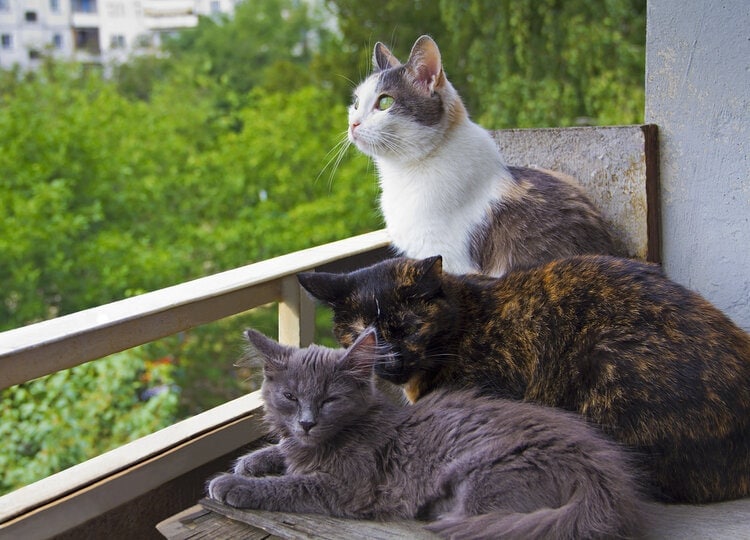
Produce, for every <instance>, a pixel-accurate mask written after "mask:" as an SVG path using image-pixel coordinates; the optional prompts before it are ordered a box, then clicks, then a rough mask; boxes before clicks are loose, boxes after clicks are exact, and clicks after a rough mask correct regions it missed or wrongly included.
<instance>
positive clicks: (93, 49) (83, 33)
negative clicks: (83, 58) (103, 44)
mask: <svg viewBox="0 0 750 540" xmlns="http://www.w3.org/2000/svg"><path fill="white" fill-rule="evenodd" d="M76 50H84V51H86V52H88V53H89V54H101V52H102V51H101V48H100V47H99V29H97V28H77V29H76Z"/></svg>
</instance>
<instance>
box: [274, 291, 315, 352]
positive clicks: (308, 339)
mask: <svg viewBox="0 0 750 540" xmlns="http://www.w3.org/2000/svg"><path fill="white" fill-rule="evenodd" d="M314 337H315V303H314V302H313V300H312V299H311V298H310V297H309V296H308V294H307V293H306V292H305V291H304V290H303V289H302V287H300V285H299V283H298V282H297V277H296V276H287V277H285V278H284V279H283V280H282V282H281V301H280V302H279V342H281V343H284V344H286V345H294V346H295V347H306V346H307V345H309V344H310V343H312V341H313V339H314Z"/></svg>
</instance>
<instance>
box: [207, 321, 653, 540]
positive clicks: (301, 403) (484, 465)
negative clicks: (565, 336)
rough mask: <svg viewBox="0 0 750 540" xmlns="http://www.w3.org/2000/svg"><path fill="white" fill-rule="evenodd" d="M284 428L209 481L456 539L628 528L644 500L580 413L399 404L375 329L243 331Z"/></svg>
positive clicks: (261, 501) (469, 395)
mask: <svg viewBox="0 0 750 540" xmlns="http://www.w3.org/2000/svg"><path fill="white" fill-rule="evenodd" d="M246 336H247V338H248V341H249V342H250V344H251V347H250V353H251V354H252V355H255V356H257V357H260V358H261V360H262V361H263V363H264V376H265V377H264V382H263V387H262V394H263V400H264V403H265V412H266V420H267V422H268V424H269V425H270V427H271V429H273V430H274V431H276V432H277V433H278V434H279V435H280V437H281V439H280V442H279V443H278V444H276V445H273V446H268V447H266V448H263V449H261V450H257V451H255V452H253V453H250V454H248V455H246V456H244V457H243V458H240V460H238V462H237V464H236V465H235V473H234V474H225V475H222V476H219V477H217V478H215V479H213V480H212V481H211V482H210V484H209V486H208V492H209V495H210V496H211V497H213V498H215V499H218V500H220V501H223V502H225V503H226V504H229V505H230V506H235V507H240V508H255V509H264V510H272V511H273V510H275V511H280V510H281V511H286V512H308V513H320V514H328V515H334V516H340V517H351V518H367V519H395V518H419V519H422V520H424V521H429V522H430V523H429V524H428V525H427V528H428V529H430V530H432V531H434V532H437V533H438V534H440V535H442V536H444V537H446V538H453V539H461V538H466V539H480V538H487V539H493V540H494V539H496V538H519V539H524V540H527V539H531V538H550V539H552V538H556V539H558V538H565V539H574V538H575V539H583V538H614V537H617V538H622V537H624V536H627V535H629V534H632V533H634V532H636V530H637V524H638V522H639V520H640V518H641V516H642V505H641V502H640V499H639V495H638V491H637V489H636V486H635V481H634V480H633V477H632V476H631V474H629V468H628V464H627V459H626V457H625V456H624V454H623V452H622V450H621V449H620V448H619V447H618V446H617V445H616V444H615V443H613V442H611V441H610V440H608V439H607V438H606V437H604V436H603V435H601V434H599V433H598V432H597V431H596V430H595V429H594V428H593V427H591V426H589V425H588V424H587V423H586V422H584V421H583V420H582V419H581V418H580V417H578V416H577V415H573V414H571V413H568V412H565V411H561V410H556V409H553V408H550V407H540V406H538V405H533V404H530V403H521V402H509V401H505V400H501V399H497V398H495V399H490V398H486V397H485V398H482V397H478V396H477V395H476V392H471V391H456V392H447V391H443V390H440V391H436V392H433V393H432V394H430V395H429V396H426V397H425V398H424V399H422V400H420V401H419V403H417V404H416V405H414V406H413V407H404V406H399V405H395V404H394V403H393V402H392V401H391V400H390V399H389V398H387V397H385V395H384V394H382V393H381V392H380V391H379V390H378V389H377V386H376V385H375V384H374V376H373V363H375V362H376V361H377V343H376V337H375V332H374V331H373V330H372V329H367V330H365V332H363V334H362V335H361V336H360V337H359V338H358V339H356V340H355V341H354V343H353V344H352V346H351V347H350V348H349V349H348V350H344V349H338V350H335V349H328V348H325V347H318V346H315V345H312V346H310V347H308V348H306V349H297V348H293V347H287V346H283V345H280V344H278V343H276V342H275V341H274V340H272V339H269V338H267V337H265V336H264V335H262V334H260V333H259V332H255V331H252V330H250V331H248V332H247V333H246Z"/></svg>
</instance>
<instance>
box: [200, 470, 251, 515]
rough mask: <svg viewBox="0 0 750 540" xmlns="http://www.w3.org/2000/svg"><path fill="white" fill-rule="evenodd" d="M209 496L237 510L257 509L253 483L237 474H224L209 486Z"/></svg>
mask: <svg viewBox="0 0 750 540" xmlns="http://www.w3.org/2000/svg"><path fill="white" fill-rule="evenodd" d="M207 491H208V496H209V497H211V498H212V499H216V500H217V501H221V502H223V503H225V504H228V505H229V506H234V507H235V508H255V504H254V500H253V499H254V497H253V489H252V482H251V481H250V480H249V479H247V478H243V477H241V476H237V475H236V474H222V475H221V476H217V477H216V478H214V479H213V480H211V482H209V484H208V490H207Z"/></svg>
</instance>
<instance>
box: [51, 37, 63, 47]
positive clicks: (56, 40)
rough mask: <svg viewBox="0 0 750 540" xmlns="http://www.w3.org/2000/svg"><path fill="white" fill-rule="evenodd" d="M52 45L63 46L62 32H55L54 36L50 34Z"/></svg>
mask: <svg viewBox="0 0 750 540" xmlns="http://www.w3.org/2000/svg"><path fill="white" fill-rule="evenodd" d="M52 46H53V47H54V48H55V49H62V46H63V37H62V34H55V35H54V36H52Z"/></svg>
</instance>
